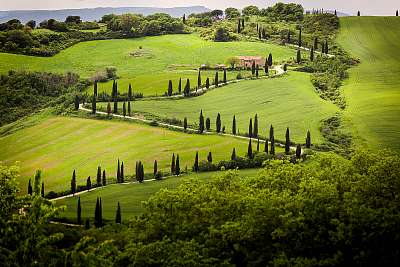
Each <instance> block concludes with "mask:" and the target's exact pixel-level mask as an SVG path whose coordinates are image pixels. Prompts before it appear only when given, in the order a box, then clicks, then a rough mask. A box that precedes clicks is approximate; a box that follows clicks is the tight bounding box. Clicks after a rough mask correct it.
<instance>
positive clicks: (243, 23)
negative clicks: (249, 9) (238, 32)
mask: <svg viewBox="0 0 400 267" xmlns="http://www.w3.org/2000/svg"><path fill="white" fill-rule="evenodd" d="M242 29H244V19H242Z"/></svg>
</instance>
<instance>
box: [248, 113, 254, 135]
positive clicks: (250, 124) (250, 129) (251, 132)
mask: <svg viewBox="0 0 400 267" xmlns="http://www.w3.org/2000/svg"><path fill="white" fill-rule="evenodd" d="M248 136H249V137H250V138H251V137H253V119H252V118H250V122H249V132H248Z"/></svg>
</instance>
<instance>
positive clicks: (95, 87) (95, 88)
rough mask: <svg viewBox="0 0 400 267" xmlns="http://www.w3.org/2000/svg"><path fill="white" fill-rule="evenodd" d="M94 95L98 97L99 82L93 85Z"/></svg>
mask: <svg viewBox="0 0 400 267" xmlns="http://www.w3.org/2000/svg"><path fill="white" fill-rule="evenodd" d="M93 95H94V96H96V97H97V81H94V84H93Z"/></svg>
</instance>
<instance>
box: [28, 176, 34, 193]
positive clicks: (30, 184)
mask: <svg viewBox="0 0 400 267" xmlns="http://www.w3.org/2000/svg"><path fill="white" fill-rule="evenodd" d="M32 191H33V190H32V183H31V179H29V183H28V195H31V196H32Z"/></svg>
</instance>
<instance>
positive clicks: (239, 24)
mask: <svg viewBox="0 0 400 267" xmlns="http://www.w3.org/2000/svg"><path fill="white" fill-rule="evenodd" d="M241 31H242V24H241V19H239V20H238V25H237V32H238V33H240V32H241Z"/></svg>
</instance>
